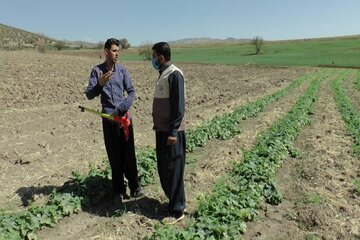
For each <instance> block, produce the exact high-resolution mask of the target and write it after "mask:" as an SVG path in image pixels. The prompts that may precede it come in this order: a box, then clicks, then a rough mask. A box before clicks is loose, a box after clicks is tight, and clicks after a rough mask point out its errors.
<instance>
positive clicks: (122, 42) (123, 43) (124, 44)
mask: <svg viewBox="0 0 360 240" xmlns="http://www.w3.org/2000/svg"><path fill="white" fill-rule="evenodd" d="M119 42H120V46H121V48H122V49H128V48H129V47H130V43H129V42H128V40H127V39H126V38H123V39H119Z"/></svg>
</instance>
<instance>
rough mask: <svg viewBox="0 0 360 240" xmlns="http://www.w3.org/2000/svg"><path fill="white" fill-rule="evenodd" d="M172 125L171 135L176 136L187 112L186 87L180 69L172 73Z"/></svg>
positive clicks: (170, 82) (170, 87) (170, 79)
mask: <svg viewBox="0 0 360 240" xmlns="http://www.w3.org/2000/svg"><path fill="white" fill-rule="evenodd" d="M168 80H169V91H170V117H171V120H170V126H171V131H170V133H169V137H175V136H176V133H177V130H178V129H179V127H180V124H181V121H182V119H183V118H184V113H185V88H184V77H183V76H182V74H181V73H180V72H179V71H175V72H173V73H172V74H170V76H169V78H168Z"/></svg>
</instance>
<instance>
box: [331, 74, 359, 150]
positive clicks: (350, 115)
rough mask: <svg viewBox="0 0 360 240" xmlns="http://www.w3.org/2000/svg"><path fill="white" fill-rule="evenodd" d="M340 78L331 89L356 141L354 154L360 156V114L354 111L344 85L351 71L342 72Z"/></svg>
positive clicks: (333, 82) (348, 128)
mask: <svg viewBox="0 0 360 240" xmlns="http://www.w3.org/2000/svg"><path fill="white" fill-rule="evenodd" d="M342 73H343V74H341V75H340V76H339V77H337V78H336V79H335V80H333V81H332V82H331V88H332V90H333V94H334V99H335V101H336V104H337V107H338V109H339V111H340V113H341V115H342V118H343V120H344V122H345V124H346V126H347V130H348V132H349V133H350V134H351V136H352V137H353V139H354V145H353V149H354V153H355V154H356V155H357V156H360V114H359V112H358V111H356V110H355V109H354V107H353V106H352V104H351V101H350V99H349V98H348V97H347V96H346V94H345V92H344V89H343V86H342V83H343V80H344V78H345V77H344V76H346V75H348V74H349V71H346V72H344V71H342Z"/></svg>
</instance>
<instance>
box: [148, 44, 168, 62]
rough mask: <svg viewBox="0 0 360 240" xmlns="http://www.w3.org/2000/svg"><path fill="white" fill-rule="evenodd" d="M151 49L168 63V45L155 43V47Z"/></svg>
mask: <svg viewBox="0 0 360 240" xmlns="http://www.w3.org/2000/svg"><path fill="white" fill-rule="evenodd" d="M152 49H153V50H155V52H156V53H157V54H158V55H163V56H164V58H165V60H166V61H170V59H171V50H170V46H169V44H168V43H166V42H158V43H155V45H154V46H153V47H152Z"/></svg>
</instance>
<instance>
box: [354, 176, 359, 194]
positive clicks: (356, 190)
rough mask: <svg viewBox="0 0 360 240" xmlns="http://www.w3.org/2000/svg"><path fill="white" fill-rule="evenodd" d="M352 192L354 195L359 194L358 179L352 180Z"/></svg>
mask: <svg viewBox="0 0 360 240" xmlns="http://www.w3.org/2000/svg"><path fill="white" fill-rule="evenodd" d="M354 192H355V194H356V195H358V196H360V179H355V180H354Z"/></svg>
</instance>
